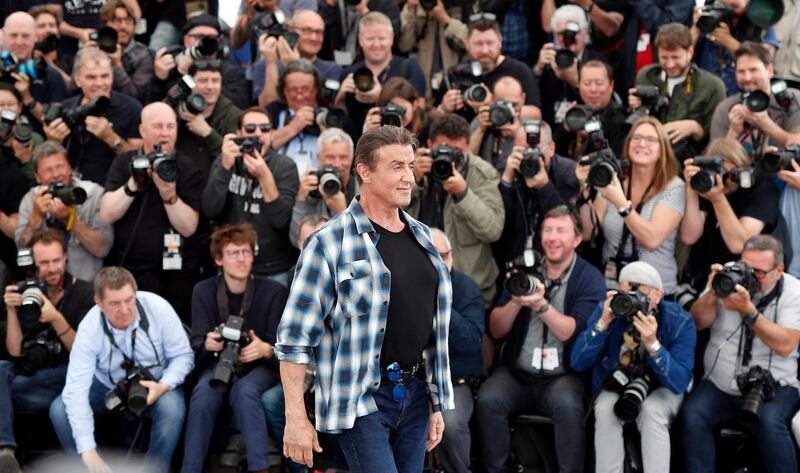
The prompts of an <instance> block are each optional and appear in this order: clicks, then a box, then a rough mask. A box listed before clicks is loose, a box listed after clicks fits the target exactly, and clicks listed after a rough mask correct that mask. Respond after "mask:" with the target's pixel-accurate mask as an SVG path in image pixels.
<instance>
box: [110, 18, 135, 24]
mask: <svg viewBox="0 0 800 473" xmlns="http://www.w3.org/2000/svg"><path fill="white" fill-rule="evenodd" d="M111 23H114V24H116V25H132V24H134V23H136V20H135V19H134V18H131V17H129V16H126V17H125V18H120V17H118V16H115V17H114V18H112V19H111Z"/></svg>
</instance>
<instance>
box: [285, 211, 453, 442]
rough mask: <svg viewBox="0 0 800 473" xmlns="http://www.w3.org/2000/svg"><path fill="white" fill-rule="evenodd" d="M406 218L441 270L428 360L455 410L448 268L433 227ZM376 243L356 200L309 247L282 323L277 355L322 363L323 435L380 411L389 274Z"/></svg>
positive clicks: (444, 402)
mask: <svg viewBox="0 0 800 473" xmlns="http://www.w3.org/2000/svg"><path fill="white" fill-rule="evenodd" d="M403 218H404V219H405V221H406V222H407V223H408V225H409V226H410V228H411V231H412V232H413V234H414V237H415V238H416V239H417V241H418V242H419V244H420V245H421V246H422V247H423V248H424V249H425V251H426V252H427V253H428V256H429V257H430V259H431V262H432V263H433V265H434V267H435V268H436V272H437V273H438V275H439V287H438V297H437V304H436V314H435V316H434V319H433V330H434V333H435V343H434V345H433V346H431V347H428V349H426V350H425V353H424V357H425V361H426V368H427V373H428V377H429V380H431V382H433V383H435V384H436V385H437V386H438V388H439V402H440V403H441V406H442V409H443V410H445V409H453V408H454V402H453V385H452V383H451V380H450V365H449V358H448V350H447V348H448V345H447V333H448V325H449V323H450V306H451V303H452V297H453V295H452V286H451V283H450V272H449V271H448V269H447V266H446V265H445V264H444V262H443V261H442V260H441V258H440V257H439V253H438V252H437V251H436V249H435V248H434V246H433V243H432V242H431V236H430V230H428V228H427V227H426V226H425V225H423V224H422V223H420V222H418V221H416V220H414V219H413V218H411V217H410V216H409V215H408V214H406V213H405V212H403ZM377 241H378V233H377V232H376V231H375V229H374V227H373V226H372V223H370V221H369V218H368V217H367V215H366V213H364V209H363V208H362V207H361V205H360V203H359V201H358V199H353V201H352V202H351V204H350V206H349V207H348V208H347V209H346V210H344V211H343V212H341V213H340V214H339V215H338V216H337V217H335V218H334V219H333V220H331V221H330V222H329V223H328V224H327V225H326V226H325V227H324V228H322V229H320V230H319V231H318V232H316V233H315V234H313V235H311V236H310V237H309V238H308V240H307V241H306V243H305V245H304V246H303V252H302V254H301V255H300V261H299V262H298V263H297V269H296V270H295V275H294V282H293V283H292V288H291V290H290V293H289V300H288V301H287V303H286V309H285V310H284V312H283V316H282V317H281V322H280V325H278V342H277V343H276V344H275V355H276V356H277V358H278V360H281V361H288V362H290V363H297V364H308V363H310V362H311V361H314V362H315V363H316V366H317V379H316V386H315V415H316V428H317V430H319V431H320V432H331V433H336V432H340V431H342V430H345V429H350V428H352V427H353V424H354V423H355V420H356V417H361V416H365V415H367V414H370V413H373V412H376V411H377V410H378V408H377V406H376V405H375V401H374V400H373V398H372V395H371V394H372V393H373V392H375V391H376V390H377V389H378V386H379V385H380V380H381V371H380V353H381V346H382V344H383V335H384V331H385V327H386V319H387V315H388V308H389V294H390V288H391V274H390V273H389V270H388V269H386V266H385V265H384V264H383V260H382V259H381V256H380V254H379V253H378V250H377V248H376V247H375V244H376V243H377ZM409 297H414V295H413V294H409Z"/></svg>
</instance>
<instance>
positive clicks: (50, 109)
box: [44, 97, 111, 130]
mask: <svg viewBox="0 0 800 473" xmlns="http://www.w3.org/2000/svg"><path fill="white" fill-rule="evenodd" d="M109 109H111V100H109V98H108V97H97V98H94V99H92V100H90V101H88V102H86V103H85V104H83V105H80V106H78V107H75V108H73V109H65V108H64V106H63V105H61V104H60V103H49V104H47V105H45V107H44V122H45V123H47V124H48V125H49V124H51V123H53V122H54V121H55V120H56V119H58V118H61V119H62V120H64V123H66V124H67V126H68V127H69V128H70V129H71V130H74V129H75V128H77V127H79V126H82V125H83V123H84V122H85V121H86V117H88V116H93V117H105V116H108V111H109Z"/></svg>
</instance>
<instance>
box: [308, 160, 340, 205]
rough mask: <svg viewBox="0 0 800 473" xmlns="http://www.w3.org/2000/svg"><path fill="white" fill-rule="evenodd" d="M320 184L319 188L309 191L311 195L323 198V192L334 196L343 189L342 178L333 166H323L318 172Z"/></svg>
mask: <svg viewBox="0 0 800 473" xmlns="http://www.w3.org/2000/svg"><path fill="white" fill-rule="evenodd" d="M316 174H317V179H318V180H319V185H318V187H317V189H315V190H313V191H311V192H309V193H308V195H310V196H311V197H316V198H317V199H321V198H322V194H325V195H327V196H328V197H333V196H335V195H336V194H338V193H339V192H341V191H342V179H341V178H340V177H339V173H338V172H337V171H336V169H334V168H333V166H322V167H321V168H320V169H319V170H318V171H317V172H316Z"/></svg>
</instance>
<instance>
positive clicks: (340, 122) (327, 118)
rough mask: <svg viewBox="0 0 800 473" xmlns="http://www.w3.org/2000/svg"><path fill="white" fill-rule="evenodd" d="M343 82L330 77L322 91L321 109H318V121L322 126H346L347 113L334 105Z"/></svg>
mask: <svg viewBox="0 0 800 473" xmlns="http://www.w3.org/2000/svg"><path fill="white" fill-rule="evenodd" d="M340 87H341V84H340V83H339V81H336V80H331V79H328V80H326V81H325V84H324V86H323V88H322V93H320V105H321V107H320V109H319V111H317V116H316V122H317V125H319V126H320V127H325V128H342V127H344V120H345V113H344V111H343V110H340V109H338V108H335V107H334V106H333V103H334V101H335V100H336V94H337V92H339V88H340Z"/></svg>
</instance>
